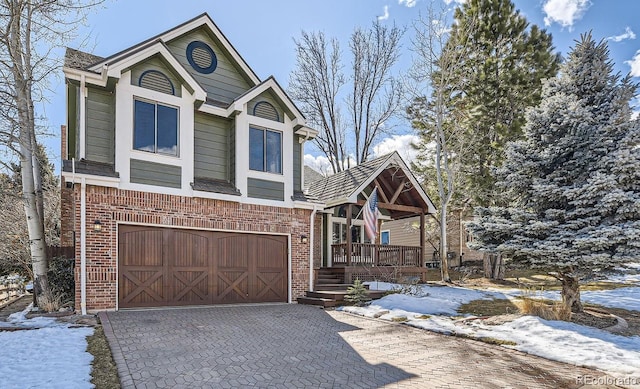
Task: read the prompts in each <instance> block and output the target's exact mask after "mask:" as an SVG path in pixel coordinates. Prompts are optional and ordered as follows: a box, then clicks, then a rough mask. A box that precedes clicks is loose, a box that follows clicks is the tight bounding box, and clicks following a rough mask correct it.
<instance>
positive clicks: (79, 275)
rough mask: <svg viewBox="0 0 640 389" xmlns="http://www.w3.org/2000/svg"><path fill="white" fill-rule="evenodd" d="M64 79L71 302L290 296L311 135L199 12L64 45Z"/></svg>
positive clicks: (141, 303)
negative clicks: (165, 27)
mask: <svg viewBox="0 0 640 389" xmlns="http://www.w3.org/2000/svg"><path fill="white" fill-rule="evenodd" d="M118 28H126V27H125V26H120V27H118ZM64 74H65V81H66V86H67V125H66V127H63V130H64V131H63V134H62V146H63V148H62V159H63V168H62V244H63V245H67V246H75V257H76V275H75V277H76V285H77V287H76V309H78V310H79V311H81V312H83V313H84V312H86V311H96V310H105V309H109V310H112V309H119V308H130V307H155V306H175V305H202V304H219V303H239V302H291V301H294V299H295V298H296V297H297V296H300V295H301V294H302V293H303V291H304V290H305V289H306V288H308V287H309V286H310V283H311V281H312V280H311V278H312V275H313V273H312V269H311V267H310V262H311V260H312V257H313V256H312V250H311V247H312V244H313V236H314V234H313V225H314V222H315V214H316V211H317V210H318V209H322V207H321V206H320V205H318V204H317V203H314V202H311V201H309V200H308V199H307V197H306V196H305V195H304V194H303V191H302V189H303V188H302V182H303V175H304V173H303V169H302V167H303V158H302V156H303V155H304V143H305V142H306V141H308V140H311V139H313V138H314V137H315V136H316V134H317V132H316V131H315V130H313V129H311V128H309V127H308V126H307V125H306V124H305V118H304V116H303V115H302V113H301V112H300V111H299V110H298V109H297V108H296V106H295V105H294V104H293V103H292V101H291V100H290V99H289V97H287V95H286V93H285V92H284V91H283V90H282V88H281V87H280V85H279V84H278V83H277V82H276V80H275V79H274V78H273V77H269V78H267V79H266V80H264V81H261V80H260V79H259V78H258V77H257V76H256V74H255V73H254V72H253V71H252V70H251V68H250V67H249V65H248V64H247V63H245V61H244V60H243V59H242V57H241V56H240V55H239V54H238V52H237V51H236V50H235V48H234V47H233V45H232V44H231V43H230V42H229V41H228V40H227V38H226V37H225V36H224V35H223V34H222V32H221V31H220V30H219V29H218V27H217V26H216V25H215V24H214V23H213V21H212V20H211V19H210V17H209V16H208V15H207V14H203V15H200V16H198V17H196V18H194V19H192V20H190V21H188V22H186V23H184V24H182V25H180V26H178V27H175V28H173V29H171V30H169V31H166V32H164V33H162V34H160V35H157V36H155V37H153V38H151V39H148V40H146V41H144V42H141V43H140V44H138V45H135V46H133V47H130V48H128V49H125V50H123V51H121V52H119V53H116V54H114V55H111V56H108V57H106V58H103V57H98V56H95V55H93V54H88V53H83V52H80V51H77V50H72V49H68V50H67V53H66V58H65V66H64Z"/></svg>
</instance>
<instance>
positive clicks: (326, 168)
mask: <svg viewBox="0 0 640 389" xmlns="http://www.w3.org/2000/svg"><path fill="white" fill-rule="evenodd" d="M304 164H305V165H306V166H309V167H310V168H312V169H314V170H315V171H317V172H320V173H322V174H324V175H327V174H328V173H331V172H333V170H331V163H330V162H329V158H327V157H325V156H324V155H319V156H317V157H314V156H313V155H311V154H305V155H304Z"/></svg>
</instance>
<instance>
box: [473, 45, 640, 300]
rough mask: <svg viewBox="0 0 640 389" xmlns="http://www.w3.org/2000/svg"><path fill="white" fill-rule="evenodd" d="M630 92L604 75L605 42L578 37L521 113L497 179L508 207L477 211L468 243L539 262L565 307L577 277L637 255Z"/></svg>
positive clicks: (637, 163) (636, 138)
mask: <svg viewBox="0 0 640 389" xmlns="http://www.w3.org/2000/svg"><path fill="white" fill-rule="evenodd" d="M635 90H636V85H633V84H632V83H631V82H630V80H629V78H624V79H621V78H620V76H619V75H616V74H614V73H613V67H612V64H611V62H610V61H609V53H608V49H607V45H606V43H604V42H602V43H599V44H598V43H596V42H595V41H594V40H593V38H592V37H591V35H590V34H587V35H583V36H582V39H581V41H579V42H577V44H576V46H575V48H574V49H573V51H572V52H571V54H570V55H569V58H568V60H567V62H566V63H564V64H563V65H562V67H561V71H560V74H559V75H558V76H557V77H555V78H553V79H550V80H548V81H547V82H546V83H545V85H544V88H543V98H542V102H541V103H540V104H539V105H538V106H537V107H535V108H532V109H530V110H529V111H528V112H527V115H526V119H527V124H526V126H525V129H524V130H525V136H526V138H525V140H523V141H519V142H515V143H512V144H510V145H509V147H508V149H507V160H506V161H505V164H504V166H503V168H502V169H501V170H500V172H499V177H500V178H501V179H500V182H499V185H500V186H502V187H503V188H504V190H505V191H506V192H507V193H509V195H510V198H511V200H512V206H511V208H508V209H504V208H489V209H486V208H485V209H478V210H477V214H476V217H475V219H474V221H473V222H471V223H469V224H468V226H467V227H468V229H469V230H470V231H471V232H472V233H473V234H474V237H475V242H474V245H475V248H478V249H484V250H489V251H494V252H500V253H503V254H505V255H507V256H510V257H511V258H512V259H513V260H514V261H517V262H521V263H524V264H526V265H529V266H531V267H539V268H548V269H550V270H553V271H555V272H557V273H556V276H557V277H558V279H560V280H561V281H562V283H563V298H564V301H565V303H566V304H567V305H569V306H572V307H573V308H574V309H576V310H580V309H581V305H580V296H579V290H578V279H579V277H580V276H581V275H582V274H584V273H588V272H591V271H594V270H598V269H604V268H610V267H613V266H616V265H618V264H620V263H624V262H629V261H631V260H637V259H638V258H640V243H639V242H640V187H639V185H640V146H639V142H640V135H639V134H640V133H639V128H640V126H639V124H638V123H637V122H635V121H632V120H631V109H630V105H629V102H630V100H631V98H632V97H633V95H634V93H635Z"/></svg>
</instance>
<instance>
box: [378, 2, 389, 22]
mask: <svg viewBox="0 0 640 389" xmlns="http://www.w3.org/2000/svg"><path fill="white" fill-rule="evenodd" d="M387 19H389V6H388V5H385V6H384V13H383V14H382V15H380V16H378V20H387Z"/></svg>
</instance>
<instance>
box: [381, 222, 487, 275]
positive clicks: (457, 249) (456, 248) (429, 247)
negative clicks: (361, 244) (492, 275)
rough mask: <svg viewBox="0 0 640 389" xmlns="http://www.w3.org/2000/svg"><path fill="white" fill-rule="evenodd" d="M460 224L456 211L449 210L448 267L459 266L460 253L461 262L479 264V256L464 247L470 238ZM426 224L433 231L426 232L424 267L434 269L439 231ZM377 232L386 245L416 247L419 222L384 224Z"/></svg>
mask: <svg viewBox="0 0 640 389" xmlns="http://www.w3.org/2000/svg"><path fill="white" fill-rule="evenodd" d="M464 221H465V220H464V217H463V218H462V223H461V219H460V214H459V211H457V210H453V212H450V214H449V217H448V223H447V224H448V225H447V247H448V249H447V252H448V254H449V266H460V260H461V257H460V253H462V261H478V260H482V253H481V252H479V251H475V250H471V249H470V248H468V247H467V243H468V242H469V241H471V239H472V236H471V235H470V234H469V233H468V232H467V231H466V229H465V228H464ZM430 224H431V225H432V226H433V228H432V229H431V231H429V232H427V234H426V237H425V239H426V241H427V242H426V244H425V247H426V249H425V252H424V260H425V263H427V264H428V266H437V263H439V261H440V260H439V257H437V255H438V254H437V250H438V249H439V244H440V241H439V237H440V231H439V227H438V225H437V222H436V221H435V220H432V221H431V223H430ZM381 229H382V232H381V234H382V235H383V236H385V237H386V239H387V243H388V244H392V245H409V246H416V245H420V220H419V219H418V218H417V217H412V218H408V219H403V220H389V221H385V222H384V223H383V224H382V227H381ZM460 237H462V239H460Z"/></svg>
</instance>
